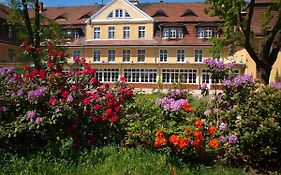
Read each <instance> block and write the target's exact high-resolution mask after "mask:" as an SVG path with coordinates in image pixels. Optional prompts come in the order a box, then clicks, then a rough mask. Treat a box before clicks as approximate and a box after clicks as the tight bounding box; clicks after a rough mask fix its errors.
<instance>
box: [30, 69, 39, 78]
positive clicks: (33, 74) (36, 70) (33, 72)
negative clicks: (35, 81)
mask: <svg viewBox="0 0 281 175" xmlns="http://www.w3.org/2000/svg"><path fill="white" fill-rule="evenodd" d="M38 74H39V70H38V69H33V70H32V72H31V75H32V77H36V76H37V75H38Z"/></svg>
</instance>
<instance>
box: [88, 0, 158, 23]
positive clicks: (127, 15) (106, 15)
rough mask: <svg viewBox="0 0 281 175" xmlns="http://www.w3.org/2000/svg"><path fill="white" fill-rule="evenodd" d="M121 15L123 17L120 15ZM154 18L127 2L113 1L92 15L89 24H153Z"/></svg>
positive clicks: (124, 0)
mask: <svg viewBox="0 0 281 175" xmlns="http://www.w3.org/2000/svg"><path fill="white" fill-rule="evenodd" d="M118 10H119V11H118ZM120 13H121V15H120ZM153 21H154V20H153V18H151V17H150V16H149V15H147V14H146V13H145V12H143V11H142V10H140V9H139V8H138V7H136V6H135V5H134V4H132V3H131V2H129V1H127V0H113V1H111V2H110V3H108V4H107V5H106V6H104V7H103V8H102V9H100V10H99V11H98V12H97V13H95V14H94V15H92V16H91V17H90V19H88V20H87V21H86V23H87V24H90V23H91V24H97V23H112V22H114V23H118V22H122V23H123V22H127V23H130V22H153Z"/></svg>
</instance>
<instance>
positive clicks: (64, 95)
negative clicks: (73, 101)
mask: <svg viewBox="0 0 281 175" xmlns="http://www.w3.org/2000/svg"><path fill="white" fill-rule="evenodd" d="M61 96H62V98H65V99H66V98H67V97H68V96H69V92H68V91H67V90H64V91H62V93H61Z"/></svg>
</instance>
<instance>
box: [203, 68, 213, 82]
mask: <svg viewBox="0 0 281 175" xmlns="http://www.w3.org/2000/svg"><path fill="white" fill-rule="evenodd" d="M210 82H211V77H210V74H209V71H208V70H207V69H203V70H202V83H207V84H209V83H210Z"/></svg>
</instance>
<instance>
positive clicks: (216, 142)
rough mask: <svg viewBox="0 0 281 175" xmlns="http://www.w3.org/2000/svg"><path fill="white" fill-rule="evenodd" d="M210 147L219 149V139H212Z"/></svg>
mask: <svg viewBox="0 0 281 175" xmlns="http://www.w3.org/2000/svg"><path fill="white" fill-rule="evenodd" d="M210 147H211V148H212V149H216V148H217V147H219V142H218V141H217V139H211V140H210Z"/></svg>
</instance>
